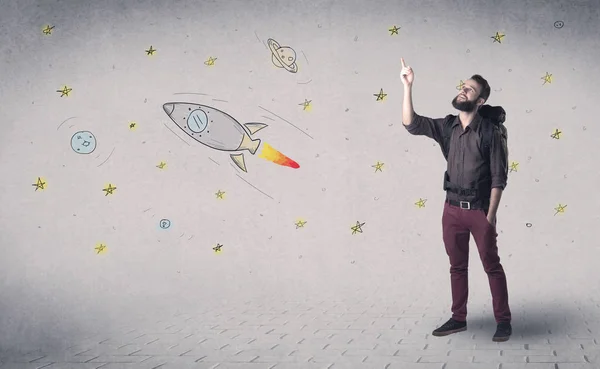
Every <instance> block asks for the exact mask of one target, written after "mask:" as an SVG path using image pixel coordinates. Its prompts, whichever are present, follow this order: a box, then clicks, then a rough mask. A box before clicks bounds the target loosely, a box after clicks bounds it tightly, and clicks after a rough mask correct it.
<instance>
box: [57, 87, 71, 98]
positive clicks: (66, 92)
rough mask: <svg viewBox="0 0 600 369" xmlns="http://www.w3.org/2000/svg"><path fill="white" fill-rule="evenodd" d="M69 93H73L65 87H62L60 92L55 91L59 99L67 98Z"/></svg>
mask: <svg viewBox="0 0 600 369" xmlns="http://www.w3.org/2000/svg"><path fill="white" fill-rule="evenodd" d="M71 91H73V89H72V88H69V87H67V86H65V87H63V88H62V90H56V92H60V97H63V96H69V93H70V92H71Z"/></svg>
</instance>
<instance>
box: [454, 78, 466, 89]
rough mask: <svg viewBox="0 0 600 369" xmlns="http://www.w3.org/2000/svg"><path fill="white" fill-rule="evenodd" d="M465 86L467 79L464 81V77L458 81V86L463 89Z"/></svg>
mask: <svg viewBox="0 0 600 369" xmlns="http://www.w3.org/2000/svg"><path fill="white" fill-rule="evenodd" d="M463 87H465V81H463V80H462V79H461V80H460V82H458V85H457V86H456V89H457V90H462V89H463Z"/></svg>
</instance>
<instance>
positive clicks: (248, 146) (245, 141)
mask: <svg viewBox="0 0 600 369" xmlns="http://www.w3.org/2000/svg"><path fill="white" fill-rule="evenodd" d="M259 146H260V139H259V138H257V139H255V140H253V139H252V138H250V136H248V135H247V134H245V135H244V137H243V138H242V142H241V143H240V146H239V147H238V150H248V151H250V153H251V154H252V155H254V153H255V152H256V150H258V147H259Z"/></svg>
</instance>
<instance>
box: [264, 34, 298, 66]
mask: <svg viewBox="0 0 600 369" xmlns="http://www.w3.org/2000/svg"><path fill="white" fill-rule="evenodd" d="M267 45H268V46H269V50H271V61H272V62H273V65H275V66H276V67H277V68H283V69H285V70H287V71H288V72H290V73H296V72H298V66H297V65H296V51H295V50H294V49H292V48H291V47H289V46H281V45H279V43H278V42H277V41H275V40H273V39H272V38H270V39H268V40H267Z"/></svg>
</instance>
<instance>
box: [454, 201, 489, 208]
mask: <svg viewBox="0 0 600 369" xmlns="http://www.w3.org/2000/svg"><path fill="white" fill-rule="evenodd" d="M446 202H447V203H448V204H450V205H452V206H458V207H460V208H461V209H466V210H485V209H488V208H489V204H481V202H469V201H456V200H448V199H446ZM486 202H487V201H486Z"/></svg>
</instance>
